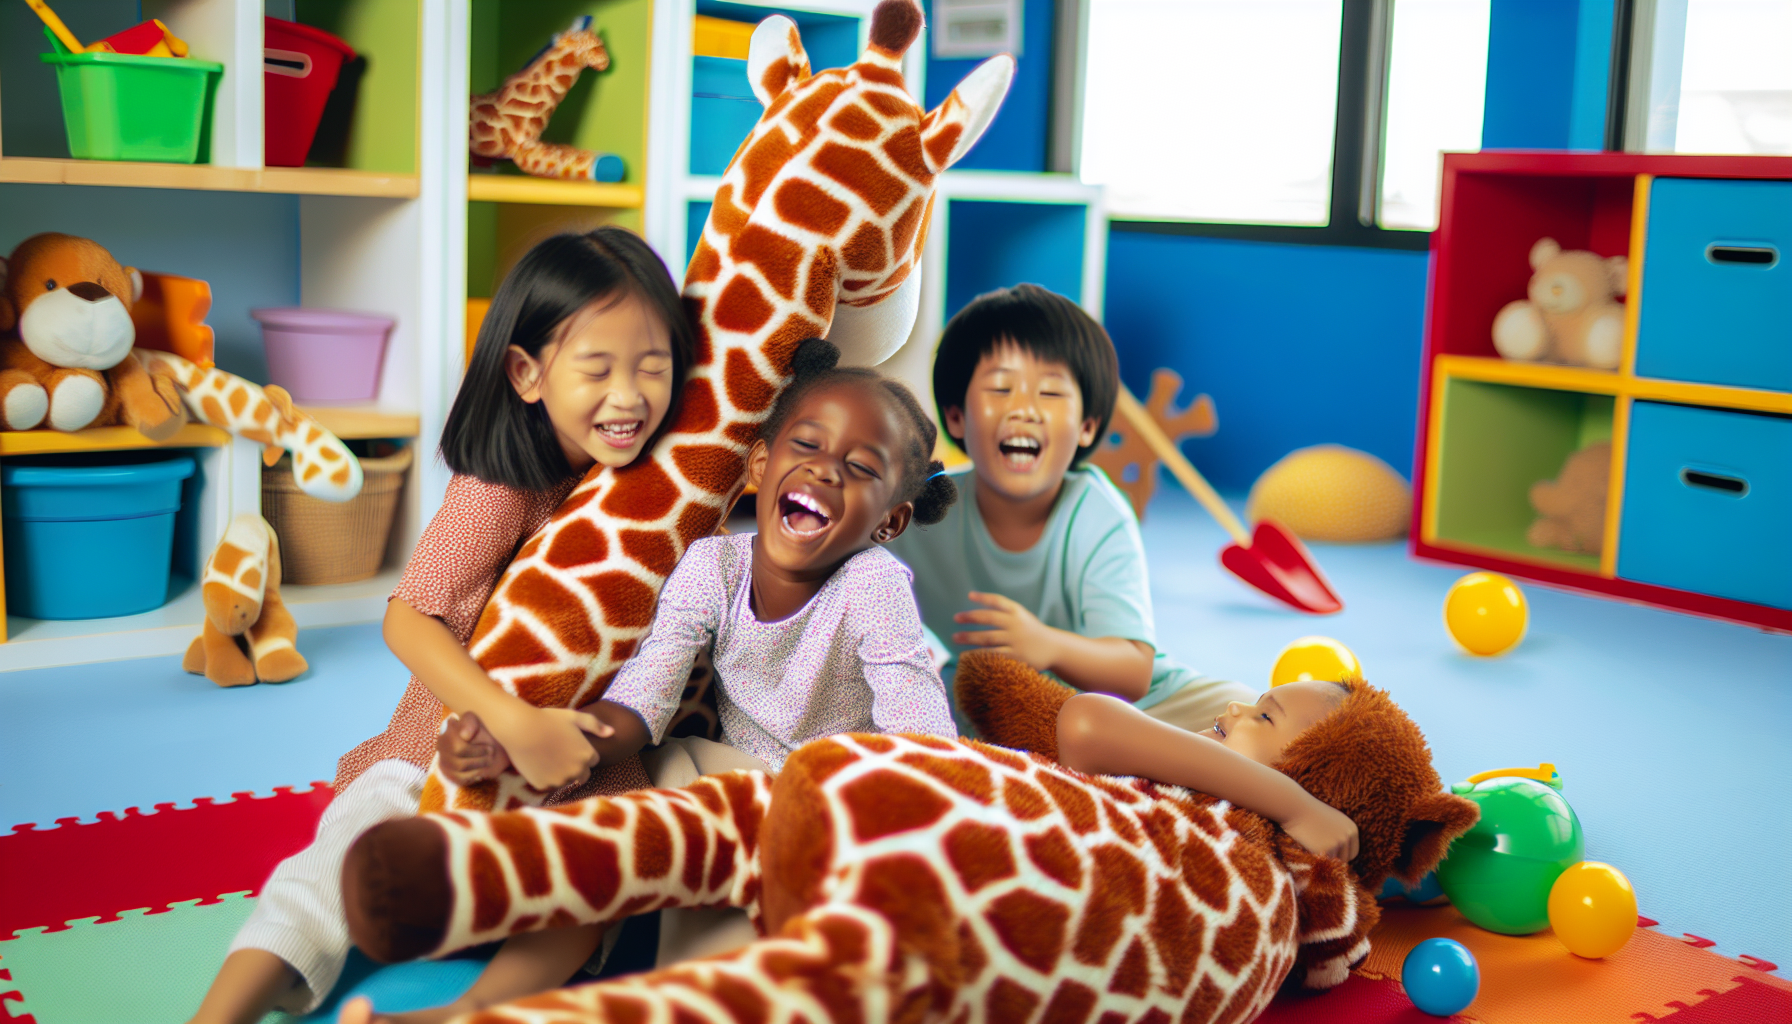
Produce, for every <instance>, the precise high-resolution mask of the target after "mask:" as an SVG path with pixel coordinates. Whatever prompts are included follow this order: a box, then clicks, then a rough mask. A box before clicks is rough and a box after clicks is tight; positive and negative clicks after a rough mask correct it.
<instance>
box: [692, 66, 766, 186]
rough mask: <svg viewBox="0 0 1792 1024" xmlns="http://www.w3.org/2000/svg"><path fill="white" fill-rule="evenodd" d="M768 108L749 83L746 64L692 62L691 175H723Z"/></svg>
mask: <svg viewBox="0 0 1792 1024" xmlns="http://www.w3.org/2000/svg"><path fill="white" fill-rule="evenodd" d="M764 110H765V108H763V107H761V106H760V105H759V100H758V99H756V98H755V97H754V96H753V87H752V85H750V84H749V83H748V82H747V62H746V61H744V60H733V59H731V58H728V57H693V58H691V173H692V174H721V173H722V172H723V171H726V170H727V169H728V161H730V160H732V159H734V151H735V150H737V149H739V148H740V144H741V142H742V141H744V140H745V139H746V137H747V136H748V135H750V134H752V132H753V126H754V125H756V124H758V123H759V115H760V114H761V113H763V112H764Z"/></svg>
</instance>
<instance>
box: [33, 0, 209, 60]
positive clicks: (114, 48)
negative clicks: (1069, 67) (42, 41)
mask: <svg viewBox="0 0 1792 1024" xmlns="http://www.w3.org/2000/svg"><path fill="white" fill-rule="evenodd" d="M25 3H26V5H28V6H29V7H30V8H31V10H32V11H34V12H36V14H37V17H38V19H39V20H41V21H42V22H43V23H44V25H45V26H46V27H47V28H49V30H50V31H51V32H53V33H55V35H56V38H57V39H58V40H60V41H61V43H62V45H64V46H66V47H68V51H69V52H70V53H124V54H131V55H133V56H137V57H185V56H186V55H187V44H186V41H185V40H183V39H181V38H180V37H179V36H177V35H175V34H174V33H173V32H171V31H169V30H168V26H167V25H164V24H162V22H161V19H159V18H151V19H149V20H148V21H145V22H143V23H141V24H139V25H136V26H134V27H132V28H127V29H125V30H124V31H123V32H115V33H113V34H112V35H109V36H107V37H106V38H104V39H102V40H100V41H99V42H97V43H88V44H87V45H85V46H83V45H81V41H80V40H79V39H76V38H75V34H74V33H73V32H70V31H69V30H68V26H67V25H64V24H63V23H62V19H61V18H58V17H57V16H56V12H55V11H52V10H50V7H49V5H48V4H46V3H44V0H25Z"/></svg>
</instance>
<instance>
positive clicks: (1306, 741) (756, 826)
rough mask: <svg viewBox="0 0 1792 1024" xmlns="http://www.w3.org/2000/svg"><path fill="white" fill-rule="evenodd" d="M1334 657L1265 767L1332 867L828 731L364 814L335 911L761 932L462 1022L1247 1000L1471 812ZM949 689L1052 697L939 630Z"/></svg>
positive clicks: (401, 933) (945, 752)
mask: <svg viewBox="0 0 1792 1024" xmlns="http://www.w3.org/2000/svg"><path fill="white" fill-rule="evenodd" d="M1346 685H1347V687H1348V689H1349V691H1350V692H1349V694H1348V695H1347V696H1346V698H1345V700H1344V702H1343V704H1342V705H1341V706H1340V707H1339V708H1338V709H1337V710H1336V711H1334V712H1333V713H1332V714H1331V715H1329V716H1328V717H1327V718H1326V719H1325V720H1323V721H1322V722H1320V723H1319V724H1318V725H1316V726H1314V727H1313V728H1311V729H1309V730H1308V731H1307V732H1306V733H1305V734H1303V735H1302V736H1301V737H1300V738H1299V739H1297V740H1296V741H1295V742H1294V743H1292V744H1290V746H1289V748H1288V750H1287V751H1286V753H1285V754H1284V755H1283V758H1282V760H1281V761H1280V762H1279V763H1278V764H1277V767H1278V768H1280V769H1281V770H1282V771H1284V772H1286V773H1287V774H1288V775H1289V776H1290V777H1292V778H1294V779H1295V780H1296V781H1297V782H1299V783H1301V785H1303V786H1304V787H1305V788H1306V789H1307V790H1308V791H1309V792H1312V793H1313V794H1314V795H1316V796H1318V797H1320V798H1321V799H1322V800H1325V801H1326V802H1327V803H1329V804H1331V805H1333V806H1335V807H1337V808H1338V809H1340V810H1342V811H1344V812H1345V813H1347V814H1349V815H1350V817H1351V818H1352V819H1353V820H1355V821H1356V822H1357V824H1358V826H1359V829H1360V831H1361V853H1360V854H1359V856H1358V857H1357V859H1356V860H1355V861H1353V862H1352V863H1351V864H1349V865H1346V864H1344V863H1343V862H1342V861H1337V860H1332V859H1329V858H1322V857H1316V856H1314V855H1312V854H1310V853H1308V852H1307V851H1306V850H1304V849H1302V848H1301V847H1300V846H1299V845H1298V844H1296V843H1295V842H1294V841H1293V840H1291V839H1289V838H1288V837H1287V836H1286V834H1284V833H1282V832H1281V831H1280V830H1279V829H1278V828H1276V827H1275V826H1273V825H1272V824H1270V823H1269V822H1268V821H1266V820H1265V819H1263V818H1262V817H1260V816H1258V815H1256V814H1254V813H1251V812H1249V811H1244V810H1241V809H1239V808H1236V807H1232V806H1230V805H1228V804H1226V803H1225V802H1223V801H1219V800H1215V799H1214V798H1212V797H1210V796H1207V795H1205V794H1201V793H1194V792H1190V791H1188V790H1184V789H1178V788H1175V787H1170V786H1162V785H1158V784H1156V783H1152V782H1148V781H1145V780H1140V779H1125V778H1111V777H1101V776H1088V775H1083V774H1080V773H1078V772H1074V771H1071V770H1069V769H1066V768H1063V767H1061V766H1059V765H1056V764H1053V763H1052V762H1051V761H1050V760H1049V759H1048V758H1047V757H1043V756H1038V755H1036V754H1035V755H1026V754H1021V753H1017V752H1015V751H1013V750H1009V749H1004V748H1001V747H997V746H990V745H985V744H982V743H978V742H975V741H970V740H957V741H948V740H941V739H937V738H933V737H916V736H879V735H847V736H837V737H831V738H828V739H823V740H817V741H815V742H813V743H810V744H807V745H806V746H804V747H802V748H801V749H799V750H798V751H797V752H796V753H795V754H793V755H791V757H790V759H789V760H788V761H787V762H786V763H785V767H784V770H783V772H782V773H780V774H779V775H778V777H777V780H776V781H775V782H768V780H767V779H766V777H765V776H764V775H763V774H762V773H759V772H732V773H729V774H726V775H718V776H708V777H704V778H701V779H699V780H697V782H696V783H694V784H692V785H690V786H688V787H686V788H683V789H676V790H646V791H641V792H637V793H630V794H627V795H625V796H621V797H599V798H594V799H591V800H587V801H584V802H581V803H577V804H571V805H568V806H565V807H560V808H555V809H553V810H539V809H534V808H530V809H525V810H520V811H512V812H507V813H497V814H441V815H429V816H425V817H421V818H413V819H406V820H402V821H397V822H390V823H387V824H384V825H381V826H379V827H377V828H375V829H374V830H372V831H370V832H369V833H367V834H366V835H364V836H363V837H362V838H361V839H360V840H358V841H357V843H356V845H355V847H354V848H353V849H352V850H351V852H350V855H349V858H348V861H347V863H346V866H345V868H344V874H343V886H344V898H345V901H346V907H347V911H348V920H349V925H350V932H351V934H352V935H353V937H354V941H355V944H356V945H357V946H359V947H360V948H361V949H363V950H365V951H367V952H368V953H369V954H370V955H372V956H374V957H376V958H380V959H385V960H396V959H408V958H410V957H413V956H417V955H420V954H437V953H445V952H448V951H450V950H453V949H458V948H463V947H466V946H471V945H474V944H476V943H480V942H485V941H489V940H492V939H496V938H501V937H503V936H506V935H510V934H514V933H517V932H521V931H528V930H533V929H540V928H545V927H555V926H559V925H562V924H572V923H591V922H608V921H614V920H616V919H618V918H620V917H624V916H627V915H629V914H632V913H638V912H641V911H644V910H649V909H654V908H659V907H667V906H678V907H693V906H694V907H706V906H733V907H744V908H746V909H747V910H748V912H749V913H750V915H751V916H752V917H753V918H754V921H755V924H756V925H757V926H758V927H759V929H760V932H761V934H762V935H763V936H765V937H763V938H761V939H759V940H758V941H756V942H755V943H753V944H751V945H749V946H748V947H746V948H745V949H743V950H740V951H738V952H735V953H731V954H727V955H724V956H719V957H714V958H711V959H708V960H700V961H695V962H691V963H687V964H681V965H677V966H673V967H669V968H665V969H662V970H659V971H655V972H652V973H648V974H644V975H637V976H634V977H631V978H623V979H619V980H615V981H610V982H605V983H599V984H594V985H587V986H584V987H580V988H572V989H563V990H561V991H558V992H552V993H548V994H545V995H540V996H535V997H532V998H529V999H526V1000H521V1001H519V1002H516V1003H513V1004H510V1005H508V1006H500V1007H496V1008H493V1009H488V1010H486V1011H484V1012H482V1013H481V1014H480V1015H479V1017H478V1020H479V1021H480V1024H506V1022H517V1024H521V1022H525V1021H528V1022H535V1024H545V1022H550V1021H551V1022H566V1024H571V1022H575V1021H576V1022H597V1021H618V1020H643V1021H645V1020H658V1021H670V1020H677V1021H689V1022H694V1024H699V1022H700V1024H742V1022H745V1021H750V1020H757V1021H764V1020H809V1021H815V1022H845V1021H914V1022H920V1021H942V1022H943V1021H953V1022H958V1021H966V1020H983V1021H990V1022H1008V1021H1026V1020H1047V1021H1060V1020H1061V1021H1077V1022H1090V1021H1097V1020H1099V1021H1101V1022H1115V1024H1118V1022H1121V1021H1138V1022H1146V1021H1151V1022H1163V1024H1168V1022H1169V1021H1182V1022H1186V1024H1209V1022H1242V1021H1249V1020H1251V1019H1252V1018H1254V1017H1255V1016H1256V1015H1257V1014H1258V1013H1259V1012H1260V1011H1261V1010H1262V1009H1263V1007H1264V1006H1265V1005H1267V1004H1268V1002H1269V1000H1270V998H1271V997H1272V996H1273V995H1274V994H1275V992H1276V991H1277V989H1278V988H1279V987H1280V986H1281V985H1282V983H1283V981H1284V980H1285V979H1288V978H1290V977H1291V976H1292V978H1293V979H1294V980H1296V981H1297V982H1298V983H1299V984H1301V985H1303V986H1305V987H1307V988H1314V989H1325V988H1330V987H1332V986H1335V985H1337V984H1338V983H1340V982H1341V981H1343V980H1344V978H1345V976H1346V974H1347V972H1348V970H1349V968H1350V966H1351V965H1352V964H1354V963H1356V962H1358V961H1360V960H1361V959H1362V958H1363V957H1364V956H1366V955H1367V954H1368V950H1369V939H1368V935H1369V932H1370V930H1371V929H1372V928H1373V927H1374V925H1375V923H1376V921H1377V920H1378V913H1379V912H1378V910H1377V907H1376V904H1375V900H1374V898H1373V897H1372V896H1371V895H1370V893H1371V892H1373V891H1374V890H1375V888H1377V887H1379V886H1380V885H1381V883H1382V882H1383V881H1384V880H1385V879H1386V878H1387V877H1389V876H1394V877H1399V878H1401V879H1402V880H1413V879H1417V878H1419V877H1422V876H1423V874H1424V873H1425V872H1426V871H1427V870H1429V869H1430V868H1431V867H1433V866H1434V865H1435V864H1436V863H1437V861H1439V860H1440V859H1442V857H1443V854H1444V853H1445V852H1446V850H1447V849H1448V846H1449V843H1450V841H1451V840H1452V839H1454V838H1455V837H1456V836H1458V835H1460V834H1462V833H1463V832H1464V831H1466V830H1467V829H1468V828H1469V827H1470V826H1472V825H1473V824H1474V822H1475V820H1476V818H1477V816H1478V815H1477V812H1476V810H1475V807H1474V805H1473V804H1471V803H1470V802H1469V801H1467V800H1466V799H1464V798H1462V797H1459V796H1454V795H1452V794H1449V793H1446V792H1444V791H1443V787H1442V782H1441V780H1439V778H1438V776H1437V773H1436V771H1434V770H1433V769H1432V766H1431V759H1430V754H1429V751H1428V750H1427V748H1426V746H1425V741H1424V737H1423V736H1422V735H1420V733H1419V730H1418V728H1417V727H1416V726H1415V725H1414V724H1413V723H1412V721H1411V720H1410V719H1408V718H1407V717H1406V715H1405V714H1404V713H1402V712H1401V711H1400V709H1399V708H1398V707H1396V706H1395V705H1394V704H1393V702H1392V701H1390V700H1389V699H1388V697H1387V695H1386V694H1385V693H1383V692H1382V691H1379V690H1376V689H1374V688H1372V687H1369V686H1368V685H1367V684H1365V683H1363V682H1362V681H1361V680H1348V681H1347V683H1346ZM958 687H959V691H960V692H961V693H965V692H966V691H967V690H968V691H969V692H970V693H971V694H972V696H971V698H970V701H974V702H976V704H977V705H978V706H981V707H985V708H990V707H1000V708H1002V709H1004V712H1005V713H1004V715H1002V716H1000V719H999V720H986V721H982V722H978V725H979V727H980V728H989V729H992V730H993V731H995V732H997V733H998V734H999V733H1001V732H1002V731H1004V730H1007V731H1010V732H1013V733H1016V734H1018V735H1022V736H1032V737H1050V736H1051V735H1052V723H1053V721H1054V720H1055V717H1056V711H1057V708H1058V707H1059V706H1060V705H1061V704H1062V703H1063V701H1064V700H1065V699H1067V698H1068V697H1069V695H1070V691H1068V690H1066V689H1064V688H1063V687H1062V686H1060V685H1059V684H1056V683H1053V682H1051V681H1049V680H1047V679H1045V678H1044V677H1042V676H1040V675H1038V674H1037V673H1035V672H1033V671H1032V670H1031V669H1028V668H1027V667H1026V666H1024V665H1022V664H1021V663H1019V662H1015V661H1011V660H1008V659H1003V658H999V657H997V656H994V655H990V654H988V653H985V652H977V653H973V654H970V655H966V656H965V658H964V660H963V662H962V663H961V665H960V667H959V670H958ZM969 706H970V704H969V702H967V708H968V707H969ZM1047 742H1048V743H1049V742H1050V740H1049V739H1048V740H1047Z"/></svg>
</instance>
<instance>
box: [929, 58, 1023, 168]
mask: <svg viewBox="0 0 1792 1024" xmlns="http://www.w3.org/2000/svg"><path fill="white" fill-rule="evenodd" d="M1012 81H1014V58H1013V57H1010V56H1008V55H1007V54H1005V53H1003V54H998V55H997V56H994V57H991V58H989V59H988V60H986V61H984V62H983V63H981V64H979V65H977V69H976V70H975V71H972V72H971V73H970V74H968V75H966V76H964V81H962V82H960V83H958V88H956V89H954V90H952V95H950V96H947V97H946V102H944V103H941V104H940V105H939V106H937V107H935V108H933V109H932V110H930V111H928V112H927V116H926V117H923V118H922V119H921V156H922V159H924V160H926V161H927V169H928V170H930V171H932V172H933V173H935V174H938V173H940V172H941V171H943V170H945V169H946V168H948V167H950V166H952V165H953V164H955V163H957V162H958V159H959V158H960V157H962V156H964V155H965V154H966V153H969V152H970V151H971V147H972V146H975V145H976V144H977V140H978V139H980V138H982V137H983V130H984V129H985V128H988V127H989V123H990V122H991V121H994V120H995V119H996V111H998V110H1000V109H1002V100H1003V99H1004V98H1006V97H1007V95H1008V83H1010V82H1012Z"/></svg>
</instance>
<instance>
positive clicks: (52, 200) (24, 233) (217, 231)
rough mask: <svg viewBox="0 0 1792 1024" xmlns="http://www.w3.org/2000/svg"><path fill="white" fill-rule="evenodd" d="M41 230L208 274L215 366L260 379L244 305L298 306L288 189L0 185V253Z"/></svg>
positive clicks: (259, 354) (255, 331) (162, 266)
mask: <svg viewBox="0 0 1792 1024" xmlns="http://www.w3.org/2000/svg"><path fill="white" fill-rule="evenodd" d="M20 6H23V5H20ZM40 231H60V232H63V233H64V234H70V235H81V236H83V237H86V238H91V239H93V240H94V241H96V242H98V243H100V244H101V245H103V246H105V247H106V248H107V249H109V250H111V252H112V255H113V256H115V257H117V258H118V261H119V262H120V263H123V264H124V265H125V266H129V267H136V268H138V269H140V270H159V271H163V272H165V273H170V274H182V275H185V276H187V277H197V278H199V279H201V280H203V281H206V282H209V283H210V284H211V286H212V311H211V314H210V315H209V316H207V317H206V322H207V323H209V324H211V325H212V330H213V331H214V332H216V334H217V363H218V365H219V366H220V367H223V368H224V369H226V370H229V371H230V372H231V373H236V374H240V375H242V376H244V377H247V378H249V379H250V380H253V381H266V380H267V357H266V356H265V355H264V353H263V350H262V346H261V327H260V326H259V325H258V324H256V323H255V321H254V320H251V319H250V318H249V310H251V309H254V308H259V307H262V306H296V305H298V301H299V198H298V197H297V196H282V195H261V194H257V193H244V192H184V191H179V190H175V189H148V188H67V187H64V186H61V185H0V253H11V252H12V250H13V247H14V246H16V245H18V244H19V243H20V242H22V241H24V240H25V239H26V238H29V237H30V236H32V235H35V234H37V233H38V232H40Z"/></svg>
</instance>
